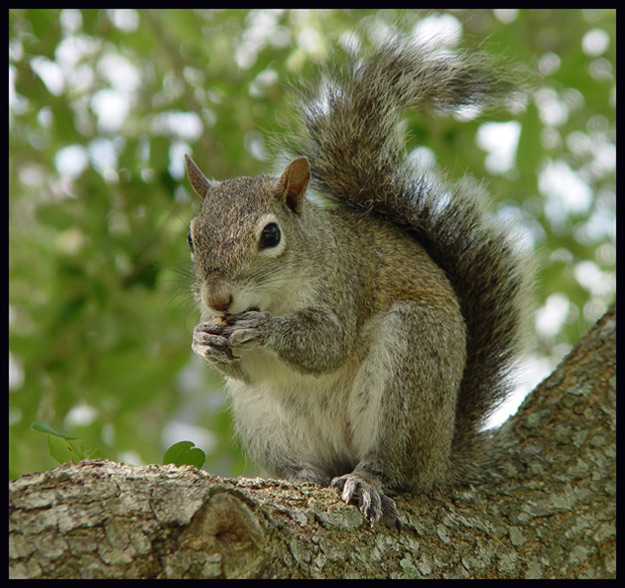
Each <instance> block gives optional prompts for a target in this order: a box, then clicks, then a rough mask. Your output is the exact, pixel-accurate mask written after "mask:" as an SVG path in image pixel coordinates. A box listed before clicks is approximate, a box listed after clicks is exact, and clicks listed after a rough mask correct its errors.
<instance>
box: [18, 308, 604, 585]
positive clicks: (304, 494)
mask: <svg viewBox="0 0 625 588" xmlns="http://www.w3.org/2000/svg"><path fill="white" fill-rule="evenodd" d="M495 440H496V442H497V445H498V446H499V447H500V448H501V450H502V459H501V460H500V462H499V467H498V468H497V471H496V472H494V473H492V475H490V477H489V480H488V481H487V482H485V483H483V484H481V485H479V486H472V487H464V488H457V489H454V490H453V491H451V492H449V493H447V494H444V495H443V494H439V493H436V494H433V495H431V496H417V497H409V496H400V497H398V499H397V506H398V509H399V511H400V513H401V514H402V517H403V522H404V526H403V529H402V530H401V531H399V532H398V531H397V530H395V529H392V530H391V529H387V528H385V527H382V526H376V527H374V528H371V527H370V526H369V525H368V523H367V522H366V521H365V520H364V518H363V517H362V515H361V514H360V513H359V511H358V510H357V509H356V508H354V507H353V506H348V505H345V504H343V503H342V502H341V501H340V500H339V498H338V495H337V493H336V491H334V490H330V489H326V488H320V487H317V486H314V485H307V484H299V485H295V484H290V483H287V482H283V481H278V480H263V479H260V478H254V479H251V478H238V479H232V478H221V477H218V476H214V475H212V474H209V473H207V472H205V471H202V470H197V469H195V468H193V467H189V466H184V467H181V468H176V467H175V466H158V465H150V466H130V465H125V464H118V463H113V462H110V461H107V460H91V461H84V462H81V463H79V464H77V465H63V466H61V467H58V468H55V469H53V470H51V471H48V472H44V473H38V474H29V475H25V476H23V477H22V478H20V479H19V480H16V481H12V482H10V484H9V558H10V566H9V571H10V576H11V577H14V578H614V577H615V576H616V521H615V519H616V307H615V306H613V307H612V308H610V310H609V311H608V312H607V313H606V314H605V315H604V316H603V317H602V318H601V319H600V320H599V322H598V323H597V324H596V325H595V327H594V328H593V329H592V330H591V331H590V332H589V333H588V334H587V335H586V336H585V337H584V338H583V339H582V340H581V341H580V342H579V343H578V344H577V345H576V347H575V348H574V349H573V350H572V351H571V353H570V354H569V355H568V356H567V357H566V358H565V360H564V361H563V362H562V363H561V364H560V366H558V368H557V369H556V371H555V372H554V373H553V374H552V375H551V376H550V377H549V378H547V379H546V380H545V381H544V382H543V383H542V384H541V385H540V386H538V387H537V388H536V390H534V391H533V392H532V393H531V394H530V395H529V396H528V397H527V398H526V400H525V402H524V403H523V405H522V407H521V408H520V409H519V411H518V413H517V414H516V415H515V416H514V417H512V418H511V419H510V420H509V421H508V422H507V423H506V424H505V425H504V426H503V427H502V428H500V429H499V430H498V431H497V432H496V433H495Z"/></svg>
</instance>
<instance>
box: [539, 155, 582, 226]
mask: <svg viewBox="0 0 625 588" xmlns="http://www.w3.org/2000/svg"><path fill="white" fill-rule="evenodd" d="M538 187H539V189H540V191H541V192H542V193H543V194H544V195H545V197H546V203H545V212H546V214H547V216H548V217H549V218H550V219H554V220H556V221H557V220H562V219H563V218H565V217H566V216H568V215H569V214H584V213H585V212H587V211H588V208H589V207H590V204H591V202H592V191H591V189H590V186H589V185H588V184H587V183H586V182H584V180H582V178H580V177H579V174H576V173H575V172H574V171H573V170H572V169H571V168H570V167H569V166H568V164H567V163H565V162H564V161H562V160H557V161H552V162H550V163H549V164H548V165H547V167H546V168H545V169H544V170H542V171H541V172H540V174H539V177H538Z"/></svg>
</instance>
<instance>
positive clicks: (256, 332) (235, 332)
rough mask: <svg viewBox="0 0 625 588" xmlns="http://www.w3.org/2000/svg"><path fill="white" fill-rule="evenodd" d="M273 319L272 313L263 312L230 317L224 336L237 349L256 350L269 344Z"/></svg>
mask: <svg viewBox="0 0 625 588" xmlns="http://www.w3.org/2000/svg"><path fill="white" fill-rule="evenodd" d="M272 321H273V317H272V316H271V313H269V312H266V311H261V310H246V311H245V312H242V313H240V314H237V315H234V316H232V317H228V326H227V327H225V328H224V330H223V335H224V337H227V339H228V342H229V344H230V345H231V346H232V347H234V348H235V349H254V348H256V347H262V346H263V345H265V343H266V342H267V336H268V334H269V333H270V331H271V323H272Z"/></svg>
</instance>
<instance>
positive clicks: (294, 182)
mask: <svg viewBox="0 0 625 588" xmlns="http://www.w3.org/2000/svg"><path fill="white" fill-rule="evenodd" d="M309 181H310V164H309V163H308V159H307V158H306V157H298V158H296V159H294V160H293V161H291V163H289V165H287V166H286V168H284V171H283V172H282V175H281V176H280V178H279V179H278V182H277V184H276V190H277V192H278V194H279V196H280V197H282V198H284V199H285V200H286V205H287V206H288V207H289V208H290V209H291V210H292V211H293V212H295V213H298V214H299V212H300V211H301V209H302V202H303V201H304V198H305V194H306V188H307V187H308V182H309Z"/></svg>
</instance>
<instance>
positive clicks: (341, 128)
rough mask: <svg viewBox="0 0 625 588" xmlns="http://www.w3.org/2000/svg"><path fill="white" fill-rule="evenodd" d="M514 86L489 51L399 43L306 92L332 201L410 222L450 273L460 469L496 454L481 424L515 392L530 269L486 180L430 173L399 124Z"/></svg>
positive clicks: (315, 157) (297, 145) (303, 137)
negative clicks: (460, 368)
mask: <svg viewBox="0 0 625 588" xmlns="http://www.w3.org/2000/svg"><path fill="white" fill-rule="evenodd" d="M512 89H513V88H512V85H511V84H510V83H508V82H507V81H506V76H505V75H503V73H502V71H501V69H498V68H494V67H492V66H491V65H489V63H488V60H487V59H486V58H484V57H483V56H481V55H479V54H471V53H465V54H462V55H458V54H449V53H442V52H437V51H435V50H433V49H431V48H429V47H428V46H424V45H418V44H416V43H414V42H412V41H409V40H406V39H404V38H394V39H393V40H391V41H390V42H388V43H387V44H386V45H384V46H383V47H381V48H380V49H378V50H377V51H376V52H374V53H373V54H372V55H371V56H370V57H369V58H367V59H361V58H360V57H359V56H357V55H351V56H349V57H348V58H347V61H346V63H344V64H342V65H339V66H334V67H333V68H332V69H330V70H328V71H326V72H325V74H324V75H323V76H322V77H321V79H320V81H319V83H318V84H317V85H315V86H313V87H309V88H308V89H305V90H304V91H303V100H302V103H301V113H300V116H301V120H302V122H303V125H304V131H303V133H301V134H299V135H298V136H296V137H295V138H294V141H293V143H292V145H293V147H294V151H295V152H296V153H297V154H298V155H306V156H307V157H308V159H309V161H310V164H311V170H312V176H313V181H314V182H315V185H316V187H317V188H318V189H319V190H320V191H321V193H322V194H323V195H324V196H325V197H327V198H329V199H330V200H332V201H334V202H336V203H339V204H340V205H342V206H347V207H351V208H355V209H359V210H361V211H366V212H367V213H370V214H374V215H377V216H379V217H382V218H385V219H387V220H389V221H391V222H393V223H394V224H397V225H400V226H402V227H403V228H404V229H406V230H408V231H409V232H410V233H411V234H413V235H414V236H415V238H416V239H417V240H418V241H419V242H420V243H421V244H422V245H423V246H424V247H425V248H426V249H427V250H428V252H429V254H430V255H431V257H432V258H433V259H434V261H435V262H436V263H437V264H438V265H439V266H440V267H441V268H443V270H444V271H445V272H446V274H447V276H448V278H449V279H450V281H451V283H452V285H453V287H454V289H455V291H456V294H457V296H458V298H459V300H460V304H461V308H462V313H463V315H464V318H465V321H466V326H467V331H468V344H467V350H468V358H467V365H466V369H465V372H464V376H463V381H462V385H461V390H460V395H459V400H458V407H457V411H456V415H457V416H456V421H457V422H456V433H455V438H454V452H453V453H454V460H455V461H456V462H457V465H458V466H461V467H457V468H453V469H455V471H456V472H457V473H458V472H459V473H460V475H465V474H466V473H467V470H466V467H464V466H467V465H468V464H471V463H473V464H475V463H476V458H479V457H480V455H482V454H484V453H485V452H484V451H483V450H482V449H481V447H480V445H481V442H482V441H483V439H484V435H482V434H479V431H480V429H481V428H482V427H483V424H484V421H485V419H486V418H487V417H488V416H489V415H490V414H491V413H492V411H493V410H494V409H495V408H496V407H497V406H498V405H499V404H500V403H501V401H502V400H503V399H504V398H505V397H506V395H507V394H508V392H509V387H510V377H509V376H510V372H511V370H512V368H513V367H514V364H515V361H516V358H517V355H518V351H519V345H520V342H521V334H522V332H523V331H524V329H523V327H522V323H523V315H524V313H523V309H524V307H525V300H524V296H525V294H524V293H525V292H526V291H527V287H526V279H525V275H526V272H525V271H524V269H523V268H524V263H523V260H522V259H521V256H520V254H519V253H518V251H517V247H516V246H515V244H514V243H513V242H512V240H511V239H510V236H509V235H508V234H506V233H504V232H503V231H502V230H501V229H500V228H498V227H496V226H495V225H494V224H493V223H492V222H490V220H489V219H488V218H487V216H486V213H485V212H484V203H485V195H484V194H483V193H482V191H481V189H480V188H479V186H476V185H474V184H471V183H470V182H467V181H463V182H461V183H459V184H458V185H456V186H455V187H451V188H442V187H440V186H438V185H435V184H433V183H432V182H431V181H429V180H426V179H425V177H424V175H423V174H419V173H418V171H416V170H415V169H414V166H413V165H412V164H411V163H410V162H409V160H408V159H407V156H406V150H405V144H404V141H403V137H402V134H401V132H400V129H399V124H398V123H399V121H400V117H401V115H402V114H403V113H404V111H405V110H408V109H417V110H426V109H428V110H437V111H455V110H458V109H460V108H462V107H468V106H476V107H477V106H483V105H488V104H489V103H491V102H493V101H496V100H498V99H500V98H501V97H502V96H503V95H505V94H507V93H508V92H509V91H510V90H512Z"/></svg>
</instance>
